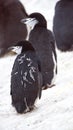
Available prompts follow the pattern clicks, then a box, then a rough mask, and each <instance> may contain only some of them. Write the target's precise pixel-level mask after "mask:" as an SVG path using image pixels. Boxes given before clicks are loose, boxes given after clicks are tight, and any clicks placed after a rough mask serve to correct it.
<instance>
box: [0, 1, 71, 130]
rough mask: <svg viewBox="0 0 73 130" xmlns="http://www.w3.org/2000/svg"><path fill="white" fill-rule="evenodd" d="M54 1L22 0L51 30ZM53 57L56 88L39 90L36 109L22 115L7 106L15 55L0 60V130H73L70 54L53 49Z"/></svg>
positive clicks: (9, 99)
mask: <svg viewBox="0 0 73 130" xmlns="http://www.w3.org/2000/svg"><path fill="white" fill-rule="evenodd" d="M56 1H57V0H46V3H45V1H44V0H31V3H30V0H28V3H27V1H25V0H24V1H23V0H22V2H23V4H25V7H26V9H27V11H28V13H31V12H34V11H39V12H42V13H43V14H44V15H45V17H46V18H47V20H48V28H49V29H51V30H52V19H53V15H54V6H55V3H56ZM57 57H58V74H57V77H56V86H54V87H52V88H50V89H47V90H43V92H42V98H41V99H40V100H37V102H36V108H35V109H34V110H33V111H32V112H28V113H26V114H17V112H16V111H15V109H14V108H13V107H12V105H11V96H10V77H11V69H12V66H13V63H14V60H15V58H16V56H8V57H4V58H0V130H73V73H72V72H73V52H66V53H61V52H60V51H58V50H57Z"/></svg>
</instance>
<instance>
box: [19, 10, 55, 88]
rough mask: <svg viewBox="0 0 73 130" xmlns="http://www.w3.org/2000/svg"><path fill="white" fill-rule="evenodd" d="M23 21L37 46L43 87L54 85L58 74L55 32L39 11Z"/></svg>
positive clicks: (32, 41) (29, 37)
mask: <svg viewBox="0 0 73 130" xmlns="http://www.w3.org/2000/svg"><path fill="white" fill-rule="evenodd" d="M21 22H22V23H24V24H26V25H27V30H28V35H27V36H28V37H27V39H28V40H29V41H30V42H31V44H32V45H33V47H34V48H35V50H36V53H37V55H38V57H39V59H40V63H41V72H42V77H43V85H42V89H47V88H50V87H52V86H53V85H54V83H55V78H56V74H57V55H56V49H55V39H54V36H53V33H52V32H51V31H50V30H48V29H47V21H46V19H45V17H44V16H43V15H42V14H40V13H38V12H35V13H32V14H30V15H29V16H28V18H24V19H22V20H21Z"/></svg>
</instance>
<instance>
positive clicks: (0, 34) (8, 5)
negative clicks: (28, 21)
mask: <svg viewBox="0 0 73 130" xmlns="http://www.w3.org/2000/svg"><path fill="white" fill-rule="evenodd" d="M27 16H28V14H27V12H26V10H25V8H24V6H23V5H22V3H21V2H20V1H19V0H0V56H2V55H3V54H5V53H6V51H8V50H7V49H8V47H10V46H13V45H15V44H16V43H18V42H19V41H24V40H25V39H26V36H27V29H26V25H23V24H22V23H21V22H20V20H21V19H22V18H26V17H27Z"/></svg>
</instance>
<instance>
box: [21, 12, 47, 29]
mask: <svg viewBox="0 0 73 130" xmlns="http://www.w3.org/2000/svg"><path fill="white" fill-rule="evenodd" d="M21 22H22V23H24V24H26V25H28V26H30V28H31V30H32V29H33V28H34V27H35V26H38V27H44V28H47V21H46V19H45V17H44V16H43V15H42V14H40V13H32V14H30V15H29V16H28V18H25V19H22V20H21Z"/></svg>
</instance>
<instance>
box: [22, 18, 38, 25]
mask: <svg viewBox="0 0 73 130" xmlns="http://www.w3.org/2000/svg"><path fill="white" fill-rule="evenodd" d="M35 21H36V19H35V18H25V19H22V20H21V23H24V24H29V23H32V22H35Z"/></svg>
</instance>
